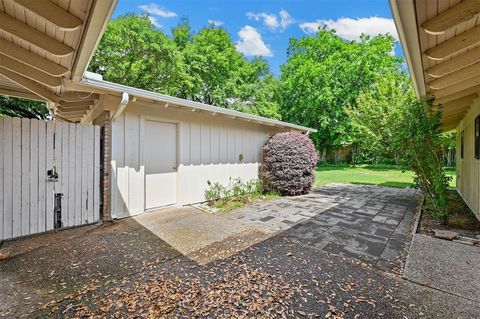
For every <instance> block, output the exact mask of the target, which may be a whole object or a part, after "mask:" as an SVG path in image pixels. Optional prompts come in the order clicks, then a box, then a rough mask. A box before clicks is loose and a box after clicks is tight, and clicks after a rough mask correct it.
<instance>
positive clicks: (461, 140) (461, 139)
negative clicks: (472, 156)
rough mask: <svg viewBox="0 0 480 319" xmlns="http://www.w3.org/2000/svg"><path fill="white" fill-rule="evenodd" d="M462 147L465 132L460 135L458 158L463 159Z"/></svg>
mask: <svg viewBox="0 0 480 319" xmlns="http://www.w3.org/2000/svg"><path fill="white" fill-rule="evenodd" d="M463 145H465V131H462V132H461V133H460V158H461V159H463Z"/></svg>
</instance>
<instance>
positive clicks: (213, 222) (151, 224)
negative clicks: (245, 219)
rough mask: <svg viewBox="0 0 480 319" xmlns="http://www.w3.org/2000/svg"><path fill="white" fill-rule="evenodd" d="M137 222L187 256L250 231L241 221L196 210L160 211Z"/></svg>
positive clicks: (187, 208) (175, 209) (175, 208)
mask: <svg viewBox="0 0 480 319" xmlns="http://www.w3.org/2000/svg"><path fill="white" fill-rule="evenodd" d="M134 220H135V221H136V222H137V223H139V224H140V225H142V226H143V227H145V228H146V229H148V230H149V231H150V232H151V233H153V234H154V235H156V236H157V237H158V238H160V239H162V240H163V241H165V242H166V243H167V244H169V245H170V246H172V247H173V248H174V249H175V250H177V251H179V252H180V253H182V254H183V255H187V254H189V253H191V252H194V251H196V250H198V249H201V248H204V247H206V246H208V245H210V244H213V243H215V242H218V241H221V240H224V239H225V238H227V237H230V236H233V235H235V234H238V233H241V232H243V231H246V230H248V227H247V226H245V225H243V224H242V223H240V222H238V221H235V220H230V219H226V218H223V217H222V216H216V215H212V214H209V213H206V212H204V211H201V210H199V209H196V208H194V207H174V208H166V209H160V210H156V211H152V212H148V213H146V214H142V215H139V216H137V217H134Z"/></svg>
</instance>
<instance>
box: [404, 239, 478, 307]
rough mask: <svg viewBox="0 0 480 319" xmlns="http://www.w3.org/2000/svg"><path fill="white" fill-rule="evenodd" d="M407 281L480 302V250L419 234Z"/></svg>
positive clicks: (415, 242)
mask: <svg viewBox="0 0 480 319" xmlns="http://www.w3.org/2000/svg"><path fill="white" fill-rule="evenodd" d="M404 277H405V278H407V279H409V280H411V281H414V282H417V283H421V284H425V285H427V286H429V287H432V288H436V289H441V290H444V291H447V292H450V293H453V294H455V295H458V296H462V297H464V298H468V299H470V300H475V301H480V248H479V247H474V246H470V245H465V244H461V243H456V242H451V241H447V240H442V239H437V238H433V237H430V236H426V235H421V234H416V235H414V237H413V240H412V244H411V246H410V250H409V254H408V258H407V262H406V265H405V271H404Z"/></svg>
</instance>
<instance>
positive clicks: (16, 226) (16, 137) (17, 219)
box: [12, 118, 22, 237]
mask: <svg viewBox="0 0 480 319" xmlns="http://www.w3.org/2000/svg"><path fill="white" fill-rule="evenodd" d="M12 141H13V142H12V214H13V223H12V230H13V233H12V236H13V237H18V236H21V235H22V204H21V200H22V176H21V174H22V171H21V168H22V165H21V164H22V162H21V158H22V121H21V119H19V118H13V119H12Z"/></svg>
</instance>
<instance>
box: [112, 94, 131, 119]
mask: <svg viewBox="0 0 480 319" xmlns="http://www.w3.org/2000/svg"><path fill="white" fill-rule="evenodd" d="M128 101H129V96H128V93H127V92H122V99H121V100H120V103H119V104H118V106H117V109H116V110H115V112H114V113H113V115H112V122H115V120H116V119H117V118H118V117H119V116H120V114H122V113H123V110H125V108H126V107H127V104H128Z"/></svg>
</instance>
